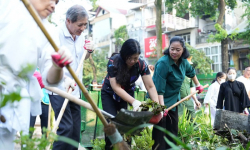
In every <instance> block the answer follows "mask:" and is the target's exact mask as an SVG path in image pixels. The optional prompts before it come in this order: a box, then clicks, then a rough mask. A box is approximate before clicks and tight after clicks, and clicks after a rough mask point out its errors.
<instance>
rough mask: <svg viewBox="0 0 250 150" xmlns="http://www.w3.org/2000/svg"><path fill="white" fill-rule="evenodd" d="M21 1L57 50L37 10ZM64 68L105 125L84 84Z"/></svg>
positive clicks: (70, 70)
mask: <svg viewBox="0 0 250 150" xmlns="http://www.w3.org/2000/svg"><path fill="white" fill-rule="evenodd" d="M22 2H23V3H24V5H25V6H26V8H27V9H28V11H29V13H30V14H31V16H32V17H33V18H34V20H35V21H36V23H37V25H38V26H39V27H40V29H41V30H42V32H43V34H44V35H45V36H46V38H47V39H48V41H49V42H50V44H51V45H52V47H53V48H54V50H55V51H56V52H57V51H58V50H59V48H58V47H57V45H56V44H55V42H54V41H53V39H52V38H51V36H50V35H49V33H48V32H47V30H46V29H45V27H44V25H43V24H42V21H41V18H40V17H39V15H38V14H37V12H36V10H35V9H34V7H33V6H32V5H31V4H30V3H29V2H28V0H22ZM66 68H67V69H68V71H69V73H70V74H71V76H72V77H73V78H74V80H75V81H76V83H77V84H78V86H79V87H80V89H81V90H82V92H83V94H84V96H85V98H86V99H87V100H88V101H89V103H90V104H91V106H92V107H93V109H94V110H95V112H96V114H97V116H98V117H99V118H100V120H101V121H102V123H103V125H104V126H107V125H108V122H107V121H106V119H105V118H104V116H103V115H102V114H101V112H100V111H99V109H98V107H97V106H96V104H95V103H94V101H93V100H92V98H91V97H90V96H89V94H88V92H87V90H86V89H85V87H84V85H83V84H82V83H81V81H80V80H79V79H78V78H77V76H76V74H75V72H74V71H73V70H72V68H71V67H70V66H69V65H67V66H66Z"/></svg>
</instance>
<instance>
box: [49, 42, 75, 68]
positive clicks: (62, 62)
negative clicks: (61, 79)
mask: <svg viewBox="0 0 250 150" xmlns="http://www.w3.org/2000/svg"><path fill="white" fill-rule="evenodd" d="M51 57H52V60H53V64H54V66H56V67H60V68H63V67H64V66H66V65H68V64H70V63H71V62H72V61H73V58H72V55H71V53H70V51H69V50H68V49H67V48H66V47H65V46H62V47H61V48H60V49H59V51H58V52H57V53H53V54H52V55H51Z"/></svg>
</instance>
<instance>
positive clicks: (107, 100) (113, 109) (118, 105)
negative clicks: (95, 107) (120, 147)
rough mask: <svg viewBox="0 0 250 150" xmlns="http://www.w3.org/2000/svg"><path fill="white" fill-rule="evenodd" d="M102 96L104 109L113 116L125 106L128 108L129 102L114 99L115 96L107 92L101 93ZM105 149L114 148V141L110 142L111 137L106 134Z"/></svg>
mask: <svg viewBox="0 0 250 150" xmlns="http://www.w3.org/2000/svg"><path fill="white" fill-rule="evenodd" d="M101 97H102V108H103V110H104V111H106V112H108V113H110V114H111V115H113V116H116V115H117V112H118V111H119V110H120V109H122V108H124V109H127V106H128V104H127V102H126V101H123V100H121V101H120V102H117V101H115V100H114V99H113V97H112V96H111V95H109V94H107V93H106V92H103V91H102V93H101ZM105 142H106V145H105V150H112V143H111V142H110V140H109V138H108V137H107V136H106V135H105Z"/></svg>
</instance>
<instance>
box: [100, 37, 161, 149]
mask: <svg viewBox="0 0 250 150" xmlns="http://www.w3.org/2000/svg"><path fill="white" fill-rule="evenodd" d="M140 54H141V50H140V44H139V42H138V41H136V40H134V39H128V40H127V41H125V42H124V44H123V45H122V48H121V50H120V53H119V54H116V55H114V56H112V57H111V58H110V59H109V62H108V64H107V71H108V73H107V76H106V77H105V80H104V83H103V86H102V91H101V98H102V106H103V110H104V111H106V112H108V113H110V114H112V115H114V116H116V114H117V112H118V111H119V110H120V109H121V108H125V109H127V103H130V104H132V106H133V110H134V111H136V110H137V109H138V108H139V106H140V105H141V102H140V101H138V100H136V99H135V98H134V89H135V81H136V80H137V79H138V77H139V76H142V80H143V82H144V85H145V87H146V89H147V91H148V93H149V95H150V98H151V99H152V100H153V101H156V102H157V103H159V101H158V94H157V92H156V89H155V85H154V83H153V81H152V78H151V76H150V72H149V69H148V66H147V64H146V63H145V61H144V60H142V59H141V58H139V55H140ZM124 119H126V118H124ZM105 141H106V146H105V149H106V150H107V149H112V148H111V147H110V146H111V143H110V141H109V140H108V138H105Z"/></svg>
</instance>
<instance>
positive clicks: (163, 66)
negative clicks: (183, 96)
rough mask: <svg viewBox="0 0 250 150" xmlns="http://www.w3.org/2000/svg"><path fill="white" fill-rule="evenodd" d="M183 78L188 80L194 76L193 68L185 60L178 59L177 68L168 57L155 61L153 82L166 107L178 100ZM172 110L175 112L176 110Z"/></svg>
mask: <svg viewBox="0 0 250 150" xmlns="http://www.w3.org/2000/svg"><path fill="white" fill-rule="evenodd" d="M185 76H187V77H189V78H193V77H194V76H195V70H194V68H193V67H192V66H191V65H190V64H189V62H188V61H187V60H186V59H183V58H180V65H179V67H178V66H177V65H176V64H175V62H174V61H173V59H172V58H171V57H170V56H168V55H164V56H163V57H161V58H160V59H159V60H158V61H157V63H156V65H155V72H154V76H153V81H154V84H155V87H156V89H157V92H158V95H163V97H164V103H165V105H166V106H167V107H170V106H172V105H173V104H175V103H176V102H177V101H178V100H180V88H181V85H182V82H183V80H184V78H185ZM172 110H173V111H175V110H176V108H173V109H172Z"/></svg>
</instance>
